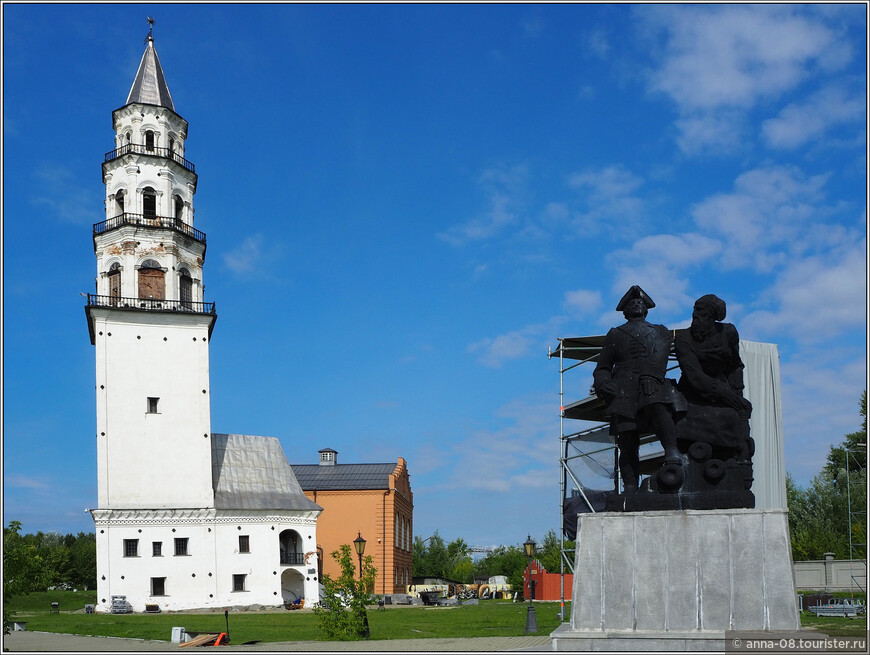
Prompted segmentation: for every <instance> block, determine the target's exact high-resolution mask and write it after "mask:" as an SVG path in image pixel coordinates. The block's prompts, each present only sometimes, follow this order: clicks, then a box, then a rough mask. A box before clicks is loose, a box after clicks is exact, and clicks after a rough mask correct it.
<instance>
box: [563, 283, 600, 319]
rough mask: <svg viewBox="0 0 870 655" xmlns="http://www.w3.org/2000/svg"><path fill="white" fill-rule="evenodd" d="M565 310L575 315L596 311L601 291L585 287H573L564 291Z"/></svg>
mask: <svg viewBox="0 0 870 655" xmlns="http://www.w3.org/2000/svg"><path fill="white" fill-rule="evenodd" d="M563 305H564V307H565V309H566V310H568V311H569V312H570V313H571V314H573V315H575V316H584V315H586V314H590V313H592V312H594V311H597V310H598V308H599V307H601V292H600V291H589V290H587V289H575V290H574V291H566V292H565V302H564V303H563Z"/></svg>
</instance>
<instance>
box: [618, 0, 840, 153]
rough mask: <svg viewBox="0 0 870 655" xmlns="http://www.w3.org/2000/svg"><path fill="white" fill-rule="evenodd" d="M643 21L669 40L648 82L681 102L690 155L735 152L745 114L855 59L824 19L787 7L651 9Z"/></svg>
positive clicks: (683, 138) (643, 12) (643, 11)
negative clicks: (723, 150)
mask: <svg viewBox="0 0 870 655" xmlns="http://www.w3.org/2000/svg"><path fill="white" fill-rule="evenodd" d="M635 16H637V17H638V19H639V27H640V29H641V30H642V31H645V32H647V33H649V34H654V35H655V36H656V37H660V38H661V39H662V41H661V45H660V49H661V52H662V55H661V57H660V61H659V62H658V65H657V67H656V68H655V69H654V70H652V71H651V72H650V73H649V76H648V84H649V88H650V90H652V91H654V92H659V93H663V94H665V95H666V96H668V97H670V98H671V99H672V100H673V101H674V103H675V104H676V106H677V110H678V112H679V115H680V118H679V120H678V121H677V127H678V129H679V131H680V137H679V139H678V143H679V145H680V147H681V148H682V150H683V151H684V152H688V153H693V152H699V151H704V150H710V149H714V150H721V149H723V148H725V149H728V150H731V149H732V148H733V147H734V146H735V145H736V143H737V142H738V140H739V138H740V136H741V132H742V130H744V129H745V125H744V122H743V113H744V112H746V111H748V110H750V109H752V108H753V107H755V106H757V105H758V104H759V103H760V102H762V101H765V100H770V99H775V98H778V97H779V96H781V94H783V93H785V92H788V91H791V90H793V89H795V88H796V87H797V86H798V85H799V84H801V83H802V82H804V81H806V80H807V79H809V78H810V77H811V76H813V75H815V74H817V73H819V72H820V71H824V72H829V71H831V70H833V69H836V68H838V67H841V66H843V65H844V64H845V63H846V62H847V61H848V60H849V58H850V56H851V53H850V51H849V49H848V46H847V45H844V44H843V43H842V42H841V40H839V39H838V38H837V34H836V33H835V31H834V30H833V29H831V28H829V27H828V26H827V25H826V24H825V22H824V21H825V17H824V16H823V15H820V14H813V13H812V12H808V11H804V10H801V9H799V8H795V7H792V6H787V5H717V6H693V7H688V6H685V5H681V6H655V7H649V6H644V7H640V8H638V9H637V10H636V11H635ZM655 45H656V48H653V50H652V51H653V52H655V51H656V50H657V49H658V48H659V43H656V44H655Z"/></svg>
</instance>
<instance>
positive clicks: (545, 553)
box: [536, 530, 574, 573]
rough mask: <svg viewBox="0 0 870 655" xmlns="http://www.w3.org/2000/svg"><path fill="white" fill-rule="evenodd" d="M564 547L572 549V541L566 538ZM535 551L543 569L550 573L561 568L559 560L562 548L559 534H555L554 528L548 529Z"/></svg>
mask: <svg viewBox="0 0 870 655" xmlns="http://www.w3.org/2000/svg"><path fill="white" fill-rule="evenodd" d="M565 548H566V549H567V550H573V549H574V542H573V541H567V540H566V541H565ZM537 551H538V552H537V555H536V558H537V560H538V561H539V562H540V563H541V566H543V567H544V569H545V570H547V571H548V572H550V573H559V571H561V570H562V569H561V568H560V562H561V561H562V548H561V543H560V539H559V535H557V534H556V531H555V530H549V531H548V532H547V534H545V535H544V539H543V541H542V542H541V543H540V544H538V548H537ZM566 568H567V567H566Z"/></svg>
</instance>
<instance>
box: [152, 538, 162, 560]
mask: <svg viewBox="0 0 870 655" xmlns="http://www.w3.org/2000/svg"><path fill="white" fill-rule="evenodd" d="M151 556H152V557H163V542H162V541H152V542H151Z"/></svg>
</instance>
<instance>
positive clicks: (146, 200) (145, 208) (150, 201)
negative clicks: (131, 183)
mask: <svg viewBox="0 0 870 655" xmlns="http://www.w3.org/2000/svg"><path fill="white" fill-rule="evenodd" d="M142 213H143V214H144V215H145V218H155V217H156V216H157V194H156V193H155V191H154V189H153V188H152V187H150V186H146V187H145V188H144V189H142Z"/></svg>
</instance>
